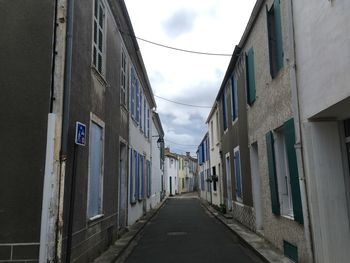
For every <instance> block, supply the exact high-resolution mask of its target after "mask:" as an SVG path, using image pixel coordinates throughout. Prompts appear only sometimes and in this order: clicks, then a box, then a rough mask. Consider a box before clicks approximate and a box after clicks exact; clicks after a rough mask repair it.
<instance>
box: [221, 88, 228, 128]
mask: <svg viewBox="0 0 350 263" xmlns="http://www.w3.org/2000/svg"><path fill="white" fill-rule="evenodd" d="M225 90H226V89H225ZM225 90H224V91H223V93H222V97H221V104H222V116H223V121H224V131H225V130H226V129H227V107H226V91H225Z"/></svg>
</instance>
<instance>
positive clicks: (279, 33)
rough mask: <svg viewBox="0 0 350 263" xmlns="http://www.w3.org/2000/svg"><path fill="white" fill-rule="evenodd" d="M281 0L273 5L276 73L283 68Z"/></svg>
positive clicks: (277, 0) (276, 0)
mask: <svg viewBox="0 0 350 263" xmlns="http://www.w3.org/2000/svg"><path fill="white" fill-rule="evenodd" d="M280 1H281V0H275V2H274V4H273V8H274V14H275V30H276V31H275V33H276V53H277V54H276V64H277V65H276V69H277V72H278V71H279V70H280V69H281V68H282V67H283V40H282V39H283V38H282V18H281V4H280Z"/></svg>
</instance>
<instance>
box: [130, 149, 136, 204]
mask: <svg viewBox="0 0 350 263" xmlns="http://www.w3.org/2000/svg"><path fill="white" fill-rule="evenodd" d="M136 160H137V158H136V159H135V153H134V150H133V149H131V148H130V166H129V178H130V179H129V181H130V192H129V193H130V203H131V204H134V203H135V201H136V199H135V185H136V180H135V175H136V174H135V166H136Z"/></svg>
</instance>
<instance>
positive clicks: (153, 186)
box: [147, 112, 164, 211]
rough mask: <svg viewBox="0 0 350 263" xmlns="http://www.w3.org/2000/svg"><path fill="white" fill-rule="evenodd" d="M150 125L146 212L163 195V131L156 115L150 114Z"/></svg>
mask: <svg viewBox="0 0 350 263" xmlns="http://www.w3.org/2000/svg"><path fill="white" fill-rule="evenodd" d="M151 124H152V126H151V134H152V142H151V147H152V150H151V162H152V168H151V178H150V180H148V181H147V182H148V187H147V190H148V191H147V211H148V210H149V209H153V208H154V207H155V206H156V205H158V204H159V203H160V201H161V199H162V197H163V194H164V193H163V191H164V178H163V177H164V139H163V137H164V131H163V128H162V124H161V122H160V119H159V115H158V113H156V112H153V113H152V122H151Z"/></svg>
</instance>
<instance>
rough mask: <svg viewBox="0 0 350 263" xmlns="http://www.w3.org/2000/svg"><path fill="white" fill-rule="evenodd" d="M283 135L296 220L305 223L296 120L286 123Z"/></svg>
mask: <svg viewBox="0 0 350 263" xmlns="http://www.w3.org/2000/svg"><path fill="white" fill-rule="evenodd" d="M283 133H284V138H285V145H286V151H287V157H288V168H289V176H290V184H291V190H292V200H293V212H294V220H295V221H297V222H299V223H301V224H302V223H303V208H302V203H301V196H300V186H299V174H298V163H297V157H296V153H295V148H294V145H295V130H294V119H293V118H292V119H290V120H288V121H286V122H285V123H284V126H283Z"/></svg>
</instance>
